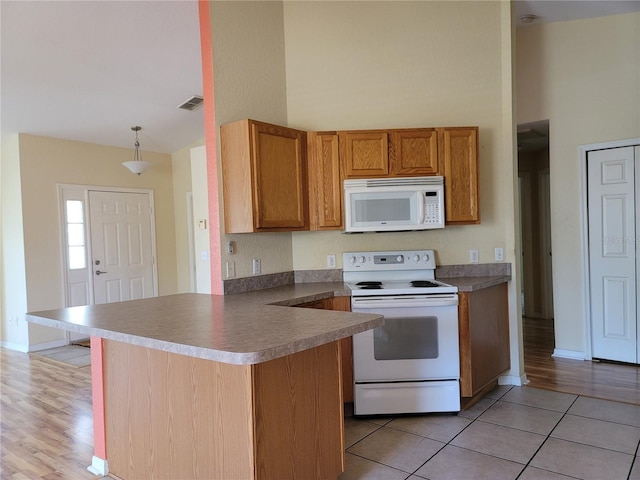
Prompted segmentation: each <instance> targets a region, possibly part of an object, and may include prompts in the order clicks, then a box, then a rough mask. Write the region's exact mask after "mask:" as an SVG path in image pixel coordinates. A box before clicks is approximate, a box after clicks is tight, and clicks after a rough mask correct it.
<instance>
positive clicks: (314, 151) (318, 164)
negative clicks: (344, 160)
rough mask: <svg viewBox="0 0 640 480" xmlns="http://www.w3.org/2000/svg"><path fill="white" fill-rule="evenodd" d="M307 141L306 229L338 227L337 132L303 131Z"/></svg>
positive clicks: (338, 157)
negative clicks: (307, 216)
mask: <svg viewBox="0 0 640 480" xmlns="http://www.w3.org/2000/svg"><path fill="white" fill-rule="evenodd" d="M307 142H308V146H309V148H308V156H309V222H310V229H311V230H340V229H342V228H344V223H343V216H342V178H341V175H340V155H339V149H338V135H337V134H335V133H316V132H307Z"/></svg>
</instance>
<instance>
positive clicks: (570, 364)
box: [523, 318, 640, 405]
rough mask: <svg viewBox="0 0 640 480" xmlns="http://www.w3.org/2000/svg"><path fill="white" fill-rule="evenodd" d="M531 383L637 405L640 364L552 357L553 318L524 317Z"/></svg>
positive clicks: (639, 388) (527, 370) (527, 363)
mask: <svg viewBox="0 0 640 480" xmlns="http://www.w3.org/2000/svg"><path fill="white" fill-rule="evenodd" d="M523 340H524V368H525V373H526V375H527V378H528V379H529V381H530V383H529V386H530V387H536V388H543V389H546V390H553V391H556V392H564V393H574V394H577V395H584V396H588V397H594V398H601V399H605V400H615V401H618V402H625V403H632V404H635V405H640V367H638V366H637V365H625V364H616V363H608V362H590V361H583V360H572V359H568V358H555V357H552V356H551V355H552V354H553V349H554V335H553V320H542V319H537V318H524V319H523Z"/></svg>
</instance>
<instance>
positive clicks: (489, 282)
mask: <svg viewBox="0 0 640 480" xmlns="http://www.w3.org/2000/svg"><path fill="white" fill-rule="evenodd" d="M438 280H440V281H441V282H444V283H448V284H449V285H453V286H455V287H458V292H475V291H476V290H482V289H483V288H489V287H493V286H495V285H500V284H501V283H507V282H508V281H509V280H511V276H510V275H484V276H477V277H473V276H465V277H442V278H441V277H438Z"/></svg>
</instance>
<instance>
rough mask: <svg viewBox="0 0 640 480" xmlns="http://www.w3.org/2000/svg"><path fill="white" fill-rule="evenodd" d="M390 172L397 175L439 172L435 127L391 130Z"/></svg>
mask: <svg viewBox="0 0 640 480" xmlns="http://www.w3.org/2000/svg"><path fill="white" fill-rule="evenodd" d="M389 162H390V168H389V170H390V172H391V175H392V176H396V177H403V176H407V177H411V176H416V175H437V174H438V135H437V132H436V129H435V128H413V129H406V130H392V131H391V145H390V155H389Z"/></svg>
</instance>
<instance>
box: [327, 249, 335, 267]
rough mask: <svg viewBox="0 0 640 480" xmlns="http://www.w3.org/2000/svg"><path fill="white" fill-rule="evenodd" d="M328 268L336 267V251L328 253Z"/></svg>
mask: <svg viewBox="0 0 640 480" xmlns="http://www.w3.org/2000/svg"><path fill="white" fill-rule="evenodd" d="M327 268H336V256H335V254H334V253H330V254H329V255H327Z"/></svg>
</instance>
